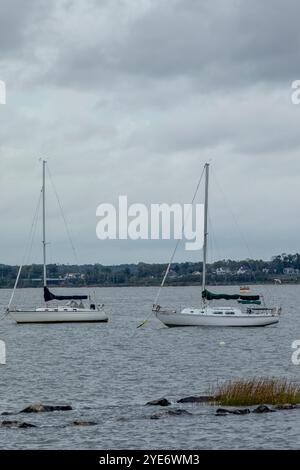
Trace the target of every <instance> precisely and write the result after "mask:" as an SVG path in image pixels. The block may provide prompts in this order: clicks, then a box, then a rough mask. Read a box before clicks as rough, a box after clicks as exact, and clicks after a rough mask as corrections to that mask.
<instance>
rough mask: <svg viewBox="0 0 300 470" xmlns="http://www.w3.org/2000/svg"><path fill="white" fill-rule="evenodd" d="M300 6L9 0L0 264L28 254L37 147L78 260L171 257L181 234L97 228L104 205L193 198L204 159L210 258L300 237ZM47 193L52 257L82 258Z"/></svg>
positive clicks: (0, 73) (264, 251) (3, 17)
mask: <svg viewBox="0 0 300 470" xmlns="http://www.w3.org/2000/svg"><path fill="white" fill-rule="evenodd" d="M299 16H300V5H299V2H298V1H297V0H272V1H267V0H264V1H261V0H253V1H251V2H249V1H248V0H226V1H225V0H213V1H212V0H85V1H84V2H83V1H79V0H52V1H51V2H49V1H47V0H27V1H26V2H25V1H24V0H2V1H1V3H0V80H4V81H5V82H6V86H7V103H6V105H0V192H1V198H0V213H1V221H2V223H1V245H0V263H1V262H2V263H19V262H20V259H21V258H22V254H23V251H24V248H25V244H26V240H27V237H28V231H29V229H30V224H31V221H32V215H33V213H34V209H35V206H36V202H37V198H38V194H39V190H40V186H41V163H40V162H39V158H40V157H46V158H47V160H48V162H49V167H50V169H51V173H52V177H53V179H54V181H55V185H56V188H57V191H58V193H59V195H60V199H61V202H62V204H63V207H64V212H65V214H66V218H67V219H68V223H69V226H70V230H71V233H72V238H73V240H74V243H75V245H76V247H77V251H78V257H79V261H80V262H92V263H94V262H100V263H103V264H117V263H123V262H138V261H146V262H159V261H161V262H166V261H167V260H168V259H169V256H170V253H171V250H172V248H173V246H174V241H102V242H100V241H99V240H98V239H97V238H96V223H97V219H96V208H97V206H98V205H99V204H100V203H102V202H111V203H116V202H117V200H118V196H119V195H128V199H129V202H130V203H134V202H140V203H145V204H147V205H149V204H151V203H152V202H153V203H160V202H167V203H174V202H179V203H188V202H190V200H191V198H192V194H193V191H194V188H195V186H196V184H197V180H198V178H199V175H200V172H201V168H202V166H203V164H204V162H205V161H210V162H211V165H212V170H213V171H212V173H213V174H212V179H211V187H210V191H211V205H210V219H211V221H212V227H213V233H214V251H213V252H212V253H211V255H210V256H211V258H219V257H222V258H228V257H231V258H243V257H248V256H249V255H251V256H253V257H262V258H264V259H268V258H270V257H271V256H272V255H274V254H277V253H282V252H296V251H299V249H300V247H299V232H300V217H299V181H300V178H299V172H300V105H299V106H297V105H294V104H292V102H291V92H292V90H291V84H292V82H293V81H294V80H296V79H300V67H299V52H300V28H299ZM48 193H49V204H48V217H47V223H48V229H49V230H48V235H49V241H50V245H49V261H52V262H55V261H58V262H73V261H74V258H73V256H72V250H71V249H70V248H69V245H68V244H67V242H66V240H67V237H66V234H65V230H64V225H63V223H62V220H61V218H60V215H59V210H58V209H57V206H56V204H55V197H54V196H53V195H51V191H50V187H49V190H48ZM198 202H202V197H201V194H200V195H199V198H198ZM40 238H41V233H40V229H38V230H37V234H36V237H35V243H34V249H33V254H32V261H35V262H39V261H40V260H41V253H40ZM244 239H245V240H246V242H245V241H244ZM200 258H201V253H197V252H196V253H195V252H185V251H184V250H183V249H181V250H179V253H178V257H177V259H178V260H179V261H180V260H190V259H192V260H195V261H196V260H197V259H200Z"/></svg>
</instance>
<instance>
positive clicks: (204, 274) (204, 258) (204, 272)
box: [202, 163, 209, 291]
mask: <svg viewBox="0 0 300 470" xmlns="http://www.w3.org/2000/svg"><path fill="white" fill-rule="evenodd" d="M208 182H209V163H205V201H204V241H203V270H202V291H204V290H205V285H206V259H207V237H208V231H207V216H208Z"/></svg>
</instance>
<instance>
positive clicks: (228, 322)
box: [153, 163, 281, 327]
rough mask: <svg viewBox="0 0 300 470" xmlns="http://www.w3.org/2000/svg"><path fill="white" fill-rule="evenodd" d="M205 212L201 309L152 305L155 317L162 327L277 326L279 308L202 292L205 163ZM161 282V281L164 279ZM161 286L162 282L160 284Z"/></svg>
mask: <svg viewBox="0 0 300 470" xmlns="http://www.w3.org/2000/svg"><path fill="white" fill-rule="evenodd" d="M204 169H205V210H204V244H203V276H202V305H201V307H200V308H199V307H196V308H191V307H187V308H184V309H183V310H181V311H177V310H176V309H171V308H163V307H161V306H160V305H159V304H157V303H155V304H154V305H153V312H154V313H155V315H156V317H157V318H158V319H159V320H160V321H161V322H162V323H164V324H165V325H166V326H169V327H172V326H231V327H233V326H239V327H241V326H267V325H272V324H274V323H278V321H279V315H280V313H281V308H280V307H269V308H268V307H267V306H266V305H265V304H264V299H262V300H261V296H259V295H241V292H240V293H239V294H233V295H228V294H215V293H213V292H209V291H208V290H207V289H206V264H207V241H208V224H207V221H208V186H209V163H206V164H205V167H204ZM165 277H166V276H165ZM164 279H165V278H164ZM163 282H164V281H163ZM213 300H236V301H237V302H238V303H239V304H240V305H243V307H244V309H242V308H239V307H227V306H226V307H219V306H218V305H216V306H212V305H210V301H213Z"/></svg>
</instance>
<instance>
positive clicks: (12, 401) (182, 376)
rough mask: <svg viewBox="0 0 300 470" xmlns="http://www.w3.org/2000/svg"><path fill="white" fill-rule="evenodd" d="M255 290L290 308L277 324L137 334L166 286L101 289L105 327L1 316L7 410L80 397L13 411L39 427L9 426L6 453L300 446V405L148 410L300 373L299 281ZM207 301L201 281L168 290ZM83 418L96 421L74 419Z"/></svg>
mask: <svg viewBox="0 0 300 470" xmlns="http://www.w3.org/2000/svg"><path fill="white" fill-rule="evenodd" d="M223 289H224V290H225V291H230V289H232V288H223ZM78 290H79V289H78ZM86 290H87V289H86ZM254 290H255V291H259V292H266V293H267V294H268V297H269V298H270V297H271V298H272V299H273V300H274V301H276V303H279V304H282V306H283V308H284V312H283V315H282V318H281V323H280V324H279V325H277V326H272V327H267V328H249V329H248V328H215V329H214V328H206V329H201V328H172V329H168V328H165V327H163V326H162V325H161V324H160V323H159V322H158V321H157V320H156V319H154V318H152V320H151V321H150V322H149V323H148V324H147V325H146V326H145V327H143V328H140V329H136V326H137V325H138V324H139V323H140V322H141V321H142V320H144V319H145V318H146V317H147V316H148V315H149V308H150V306H151V304H152V302H153V298H154V297H155V294H156V288H103V289H97V290H96V291H97V296H98V298H99V301H101V302H102V301H103V302H105V304H106V305H107V307H108V308H109V310H111V315H110V321H109V323H107V324H77V325H76V324H62V325H31V326H30V325H16V324H15V323H13V322H12V321H11V320H9V319H5V320H4V321H2V322H1V323H0V339H2V340H5V342H6V347H7V364H6V366H3V365H2V366H0V412H2V411H14V410H19V409H22V408H23V407H24V406H26V405H28V404H30V403H34V402H43V403H50V404H71V405H72V406H73V407H74V410H73V411H69V412H55V413H42V414H35V415H32V414H31V415H20V416H18V417H16V418H12V419H19V418H20V419H22V420H25V421H27V422H31V423H33V424H37V425H39V427H38V428H33V429H0V448H1V449H111V448H113V449H142V448H144V449H145V448H150V449H151V448H152V449H154V448H156V449H175V448H177V449H178V448H179V449H241V448H242V449H252V448H257V449H272V448H276V449H279V448H284V449H295V448H299V447H300V410H291V411H282V412H276V413H269V414H263V415H253V414H250V415H246V416H226V417H217V416H215V415H214V412H215V410H214V408H213V407H212V406H208V405H193V404H190V405H188V404H185V405H175V404H174V405H172V406H173V407H174V408H179V407H182V408H184V409H186V410H189V411H190V412H191V413H192V416H178V417H174V416H170V417H166V418H163V419H159V420H151V419H149V416H150V415H151V414H153V413H156V412H158V411H159V410H158V409H157V408H156V407H145V406H144V404H145V402H147V401H148V400H151V399H155V398H159V397H162V396H166V397H168V398H169V399H171V400H176V399H178V398H181V397H184V396H187V395H193V394H201V393H205V392H207V391H208V389H209V388H210V387H211V386H213V385H215V384H216V383H217V382H222V381H224V380H227V379H229V378H237V377H250V376H257V375H259V376H276V377H289V378H291V379H296V380H298V379H299V373H300V366H295V365H293V364H292V362H291V354H292V349H291V343H292V341H293V340H295V339H300V302H299V297H300V295H299V294H300V286H278V287H275V286H271V287H258V286H257V287H256V288H255V289H254ZM40 295H41V291H40V290H38V289H24V290H20V291H19V292H18V299H19V300H20V301H21V302H22V303H23V305H25V304H26V305H28V306H29V305H35V304H36V303H37V302H39V300H40ZM8 297H9V291H6V290H1V291H0V303H1V305H3V306H4V305H6V303H7V300H8ZM198 299H199V289H198V288H196V287H176V288H172V287H169V288H165V289H164V294H163V300H164V302H165V303H166V304H172V305H177V306H180V305H182V306H184V305H197V303H198ZM220 342H225V345H220ZM76 419H82V420H93V421H96V422H97V423H98V425H97V426H91V427H81V428H79V427H76V428H75V427H73V426H71V425H69V424H70V423H72V421H74V420H76Z"/></svg>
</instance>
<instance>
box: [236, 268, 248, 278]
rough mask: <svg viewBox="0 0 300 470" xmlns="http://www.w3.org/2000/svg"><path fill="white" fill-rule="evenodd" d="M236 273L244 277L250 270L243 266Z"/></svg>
mask: <svg viewBox="0 0 300 470" xmlns="http://www.w3.org/2000/svg"><path fill="white" fill-rule="evenodd" d="M236 273H237V275H238V276H242V275H243V274H247V273H249V269H248V268H246V267H245V266H241V267H240V268H239V269H238V270H237V272H236Z"/></svg>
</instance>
